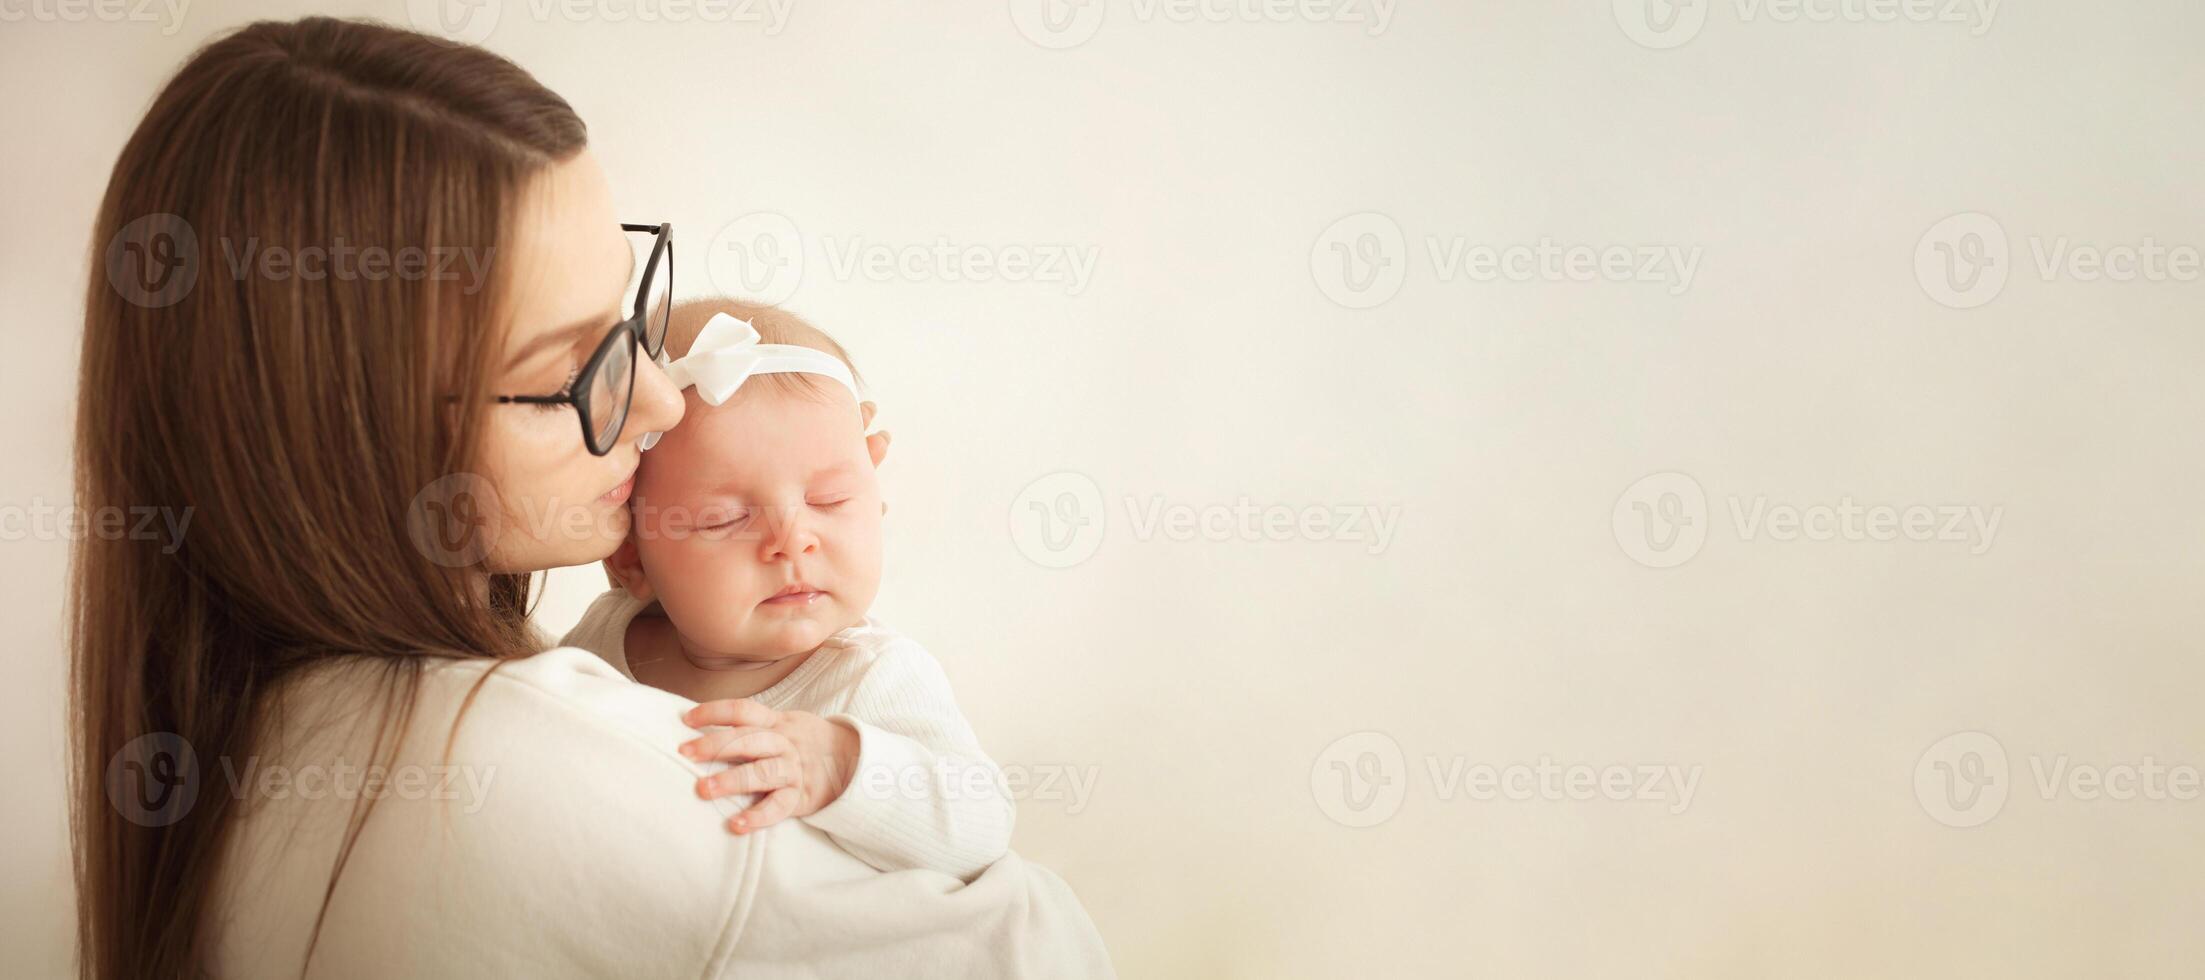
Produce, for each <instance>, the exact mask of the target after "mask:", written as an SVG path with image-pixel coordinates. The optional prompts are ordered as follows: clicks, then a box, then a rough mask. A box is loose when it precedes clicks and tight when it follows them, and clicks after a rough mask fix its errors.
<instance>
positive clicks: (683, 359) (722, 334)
mask: <svg viewBox="0 0 2205 980" xmlns="http://www.w3.org/2000/svg"><path fill="white" fill-rule="evenodd" d="M759 374H819V375H825V376H827V377H830V378H833V379H835V380H836V381H840V382H842V386H843V387H845V388H848V389H850V396H851V397H853V398H856V399H857V400H858V401H861V402H862V401H864V400H865V396H864V395H861V394H859V393H858V387H857V378H855V377H853V376H851V374H850V366H849V365H847V364H844V363H842V359H841V358H839V357H836V356H834V355H833V354H829V353H827V352H826V351H823V350H814V349H812V348H810V347H799V346H797V345H795V344H761V343H759V342H758V331H757V329H756V328H754V327H752V326H751V325H750V321H748V320H738V319H735V318H734V317H732V316H729V315H728V314H725V313H719V314H715V315H714V316H713V317H712V319H711V320H708V321H706V322H705V325H704V329H703V330H702V331H699V332H698V333H697V340H696V342H695V343H693V344H690V345H689V353H687V354H684V355H682V356H680V357H677V358H674V359H673V360H672V361H669V362H667V363H666V377H667V378H668V379H669V380H671V381H673V382H674V390H675V391H680V390H681V389H683V388H687V387H689V386H691V385H695V386H696V388H697V397H699V398H702V399H704V403H705V404H707V405H719V404H722V403H725V402H726V401H727V400H728V399H729V398H731V397H734V395H735V390H736V389H737V388H741V387H742V386H743V382H745V381H748V380H750V378H751V376H752V375H759ZM658 437H659V433H656V432H649V433H645V434H644V436H643V448H645V449H649V448H651V447H652V446H655V445H657V444H658Z"/></svg>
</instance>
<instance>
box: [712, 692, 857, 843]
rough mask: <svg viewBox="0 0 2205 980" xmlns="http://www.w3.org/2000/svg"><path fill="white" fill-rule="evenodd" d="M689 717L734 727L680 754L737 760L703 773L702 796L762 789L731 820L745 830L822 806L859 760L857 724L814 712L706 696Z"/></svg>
mask: <svg viewBox="0 0 2205 980" xmlns="http://www.w3.org/2000/svg"><path fill="white" fill-rule="evenodd" d="M682 720H683V721H686V722H688V723H689V726H690V727H691V728H702V727H704V726H707V725H730V726H733V727H731V728H730V729H728V730H727V731H723V732H713V733H711V734H708V735H704V736H702V737H699V738H695V739H692V740H690V741H688V742H685V743H683V744H682V747H681V754H682V755H685V756H688V757H689V758H691V759H696V760H698V761H700V762H702V761H706V760H711V759H719V760H724V761H728V762H736V763H738V764H737V765H735V766H734V767H732V768H729V769H726V770H722V771H720V772H716V773H713V774H712V775H710V776H706V777H704V778H702V779H699V780H697V795H698V796H702V797H704V798H705V799H708V800H709V799H714V798H716V797H721V796H732V795H734V794H737V793H758V794H761V795H760V796H759V797H758V800H757V802H755V803H753V804H751V805H750V808H749V809H747V810H744V811H743V812H741V813H738V814H736V815H735V816H734V817H732V818H730V819H729V820H728V822H727V826H728V829H729V830H732V831H734V832H736V833H738V834H747V833H749V832H751V831H753V830H760V829H763V828H766V827H770V826H773V825H774V824H776V823H779V822H781V821H782V820H784V819H786V818H789V817H804V816H809V815H811V814H814V813H817V812H819V809H820V808H821V807H824V806H826V805H827V804H829V803H833V802H834V801H835V798H836V797H839V796H841V795H842V791H843V790H844V789H845V788H847V787H848V786H849V785H850V774H851V770H853V769H854V768H856V766H857V756H858V733H857V729H855V728H851V727H850V726H848V725H845V724H841V723H839V722H832V721H828V720H827V719H825V718H821V717H820V716H818V715H815V714H812V713H811V712H808V711H775V710H773V709H772V708H768V707H766V706H765V705H762V704H759V703H758V702H756V701H752V700H750V699H749V698H742V699H739V700H727V701H706V702H704V703H702V704H699V705H697V706H696V707H694V708H691V709H689V713H688V714H686V715H684V716H683V717H682Z"/></svg>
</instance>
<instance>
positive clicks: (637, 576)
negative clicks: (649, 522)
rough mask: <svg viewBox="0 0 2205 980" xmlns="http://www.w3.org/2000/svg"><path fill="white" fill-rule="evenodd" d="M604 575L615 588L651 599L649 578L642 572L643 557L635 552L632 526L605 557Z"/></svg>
mask: <svg viewBox="0 0 2205 980" xmlns="http://www.w3.org/2000/svg"><path fill="white" fill-rule="evenodd" d="M605 577H607V578H610V579H612V584H613V586H614V587H615V588H621V589H626V590H628V594H629V595H631V596H634V597H635V598H636V599H638V600H641V601H643V602H650V601H651V599H652V593H651V579H650V577H649V576H647V575H645V574H643V557H642V556H641V555H640V554H637V552H636V548H635V530H634V529H633V528H631V529H630V530H629V532H628V536H627V537H626V538H625V539H623V540H622V541H621V542H620V547H618V548H614V549H613V553H612V555H611V556H610V557H608V558H606V559H605Z"/></svg>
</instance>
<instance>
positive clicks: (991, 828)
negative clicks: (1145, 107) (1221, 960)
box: [560, 588, 1016, 881]
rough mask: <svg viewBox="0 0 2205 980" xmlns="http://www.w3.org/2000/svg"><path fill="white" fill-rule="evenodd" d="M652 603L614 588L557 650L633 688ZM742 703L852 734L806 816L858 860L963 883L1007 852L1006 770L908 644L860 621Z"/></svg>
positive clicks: (938, 671)
mask: <svg viewBox="0 0 2205 980" xmlns="http://www.w3.org/2000/svg"><path fill="white" fill-rule="evenodd" d="M649 605H650V604H649V603H647V602H643V601H639V600H637V599H636V598H635V597H634V596H631V595H629V594H628V593H627V592H626V591H625V590H623V589H617V588H616V589H612V590H610V591H608V592H606V593H605V594H604V595H601V596H598V597H597V599H596V601H594V602H592V603H590V607H589V611H588V612H586V613H583V615H582V621H581V622H579V623H576V624H575V626H574V629H573V630H572V631H570V632H568V633H567V635H566V638H565V639H563V640H561V641H560V645H561V646H571V647H580V648H582V649H584V650H588V651H590V652H591V653H594V654H596V655H598V656H599V657H602V658H604V660H605V662H606V663H609V664H611V665H612V666H613V668H614V669H615V670H618V671H620V672H621V673H622V674H625V675H627V677H628V678H629V679H630V680H633V679H634V678H635V672H634V671H632V670H630V669H628V655H627V636H628V624H629V623H630V622H632V621H633V620H634V619H635V617H636V616H637V615H638V614H640V613H641V612H643V611H644V610H645V609H646V608H649ZM751 699H752V700H754V701H757V702H758V703H759V704H762V705H765V706H766V707H768V708H772V709H774V710H775V711H808V712H811V713H812V714H815V715H819V716H821V717H823V718H827V719H830V720H839V721H845V722H848V723H849V724H850V725H851V727H853V728H856V729H857V733H858V761H857V769H856V771H855V772H854V773H853V774H852V776H851V779H850V785H849V787H848V788H846V789H844V790H843V792H842V795H841V796H840V797H837V798H836V799H835V801H834V802H833V803H829V804H827V805H826V806H824V807H821V808H820V810H819V812H817V813H814V814H812V815H810V816H808V817H805V818H803V819H804V821H805V822H806V823H809V824H811V825H812V826H814V827H817V828H819V829H820V830H823V831H826V832H827V835H828V836H830V837H832V838H834V840H835V842H836V843H837V844H840V845H842V848H843V849H844V850H847V851H849V852H850V853H851V854H852V855H854V856H856V857H857V858H858V859H859V860H862V861H864V862H865V863H867V864H870V865H872V866H873V867H875V868H879V869H880V870H882V871H902V870H906V869H910V868H928V869H932V870H935V871H941V872H944V873H947V874H951V875H955V876H957V877H958V878H960V879H963V880H965V881H970V880H972V878H973V877H974V876H976V875H978V874H979V873H980V872H981V871H983V870H985V869H986V868H987V866H988V865H990V864H992V863H994V862H995V861H996V859H998V858H1001V857H1002V856H1003V855H1004V853H1005V852H1007V851H1009V850H1010V844H1011V826H1012V823H1013V821H1014V819H1015V817H1016V813H1015V806H1014V804H1013V802H1012V800H1011V795H1010V792H1009V790H1008V788H1007V786H1006V785H1005V783H1004V781H1003V772H1002V770H1001V769H999V768H997V767H996V764H995V762H994V760H992V759H989V758H988V755H987V753H986V752H984V751H982V750H981V748H980V740H979V738H978V737H977V736H975V735H974V734H973V731H972V726H971V725H970V724H969V723H967V722H966V721H965V716H964V714H963V713H961V712H959V711H958V710H957V699H956V697H955V695H954V694H952V692H951V691H950V687H949V678H948V677H947V676H946V675H944V674H943V673H942V665H941V664H940V663H939V662H937V661H936V660H935V659H934V657H933V655H932V654H929V653H927V652H926V649H925V648H924V647H921V646H920V645H919V644H918V643H917V641H914V640H912V639H911V638H910V637H907V636H904V635H902V634H900V633H897V632H895V631H893V630H890V629H888V628H887V627H885V626H882V625H881V624H880V623H879V621H877V620H874V619H872V618H871V617H867V618H866V620H865V622H864V623H863V624H861V625H858V626H853V627H851V628H849V629H846V630H843V631H841V632H839V633H836V634H835V635H833V636H831V637H829V638H828V639H827V642H826V643H824V644H821V646H820V648H819V650H818V651H816V652H814V653H813V654H812V655H811V658H810V659H808V660H806V661H804V664H803V666H800V667H798V668H796V670H795V671H794V672H792V673H790V674H789V676H787V677H784V678H782V679H781V681H780V683H777V684H775V685H773V686H772V687H769V688H767V689H765V690H763V691H760V692H758V693H757V694H754V695H752V696H751Z"/></svg>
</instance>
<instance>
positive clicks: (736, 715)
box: [681, 698, 781, 728]
mask: <svg viewBox="0 0 2205 980" xmlns="http://www.w3.org/2000/svg"><path fill="white" fill-rule="evenodd" d="M681 720H682V721H684V722H687V723H688V724H689V727H691V728H703V727H704V726H706V725H750V726H755V727H758V728H770V727H772V726H773V724H774V722H777V721H780V720H781V713H780V712H778V711H775V710H773V709H772V708H768V707H766V706H765V705H762V704H759V703H758V702H756V701H752V700H751V699H749V698H728V699H726V700H722V701H706V702H704V703H703V704H700V705H697V706H696V707H694V708H691V709H689V710H688V711H687V712H685V713H683V715H682V716H681Z"/></svg>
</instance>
